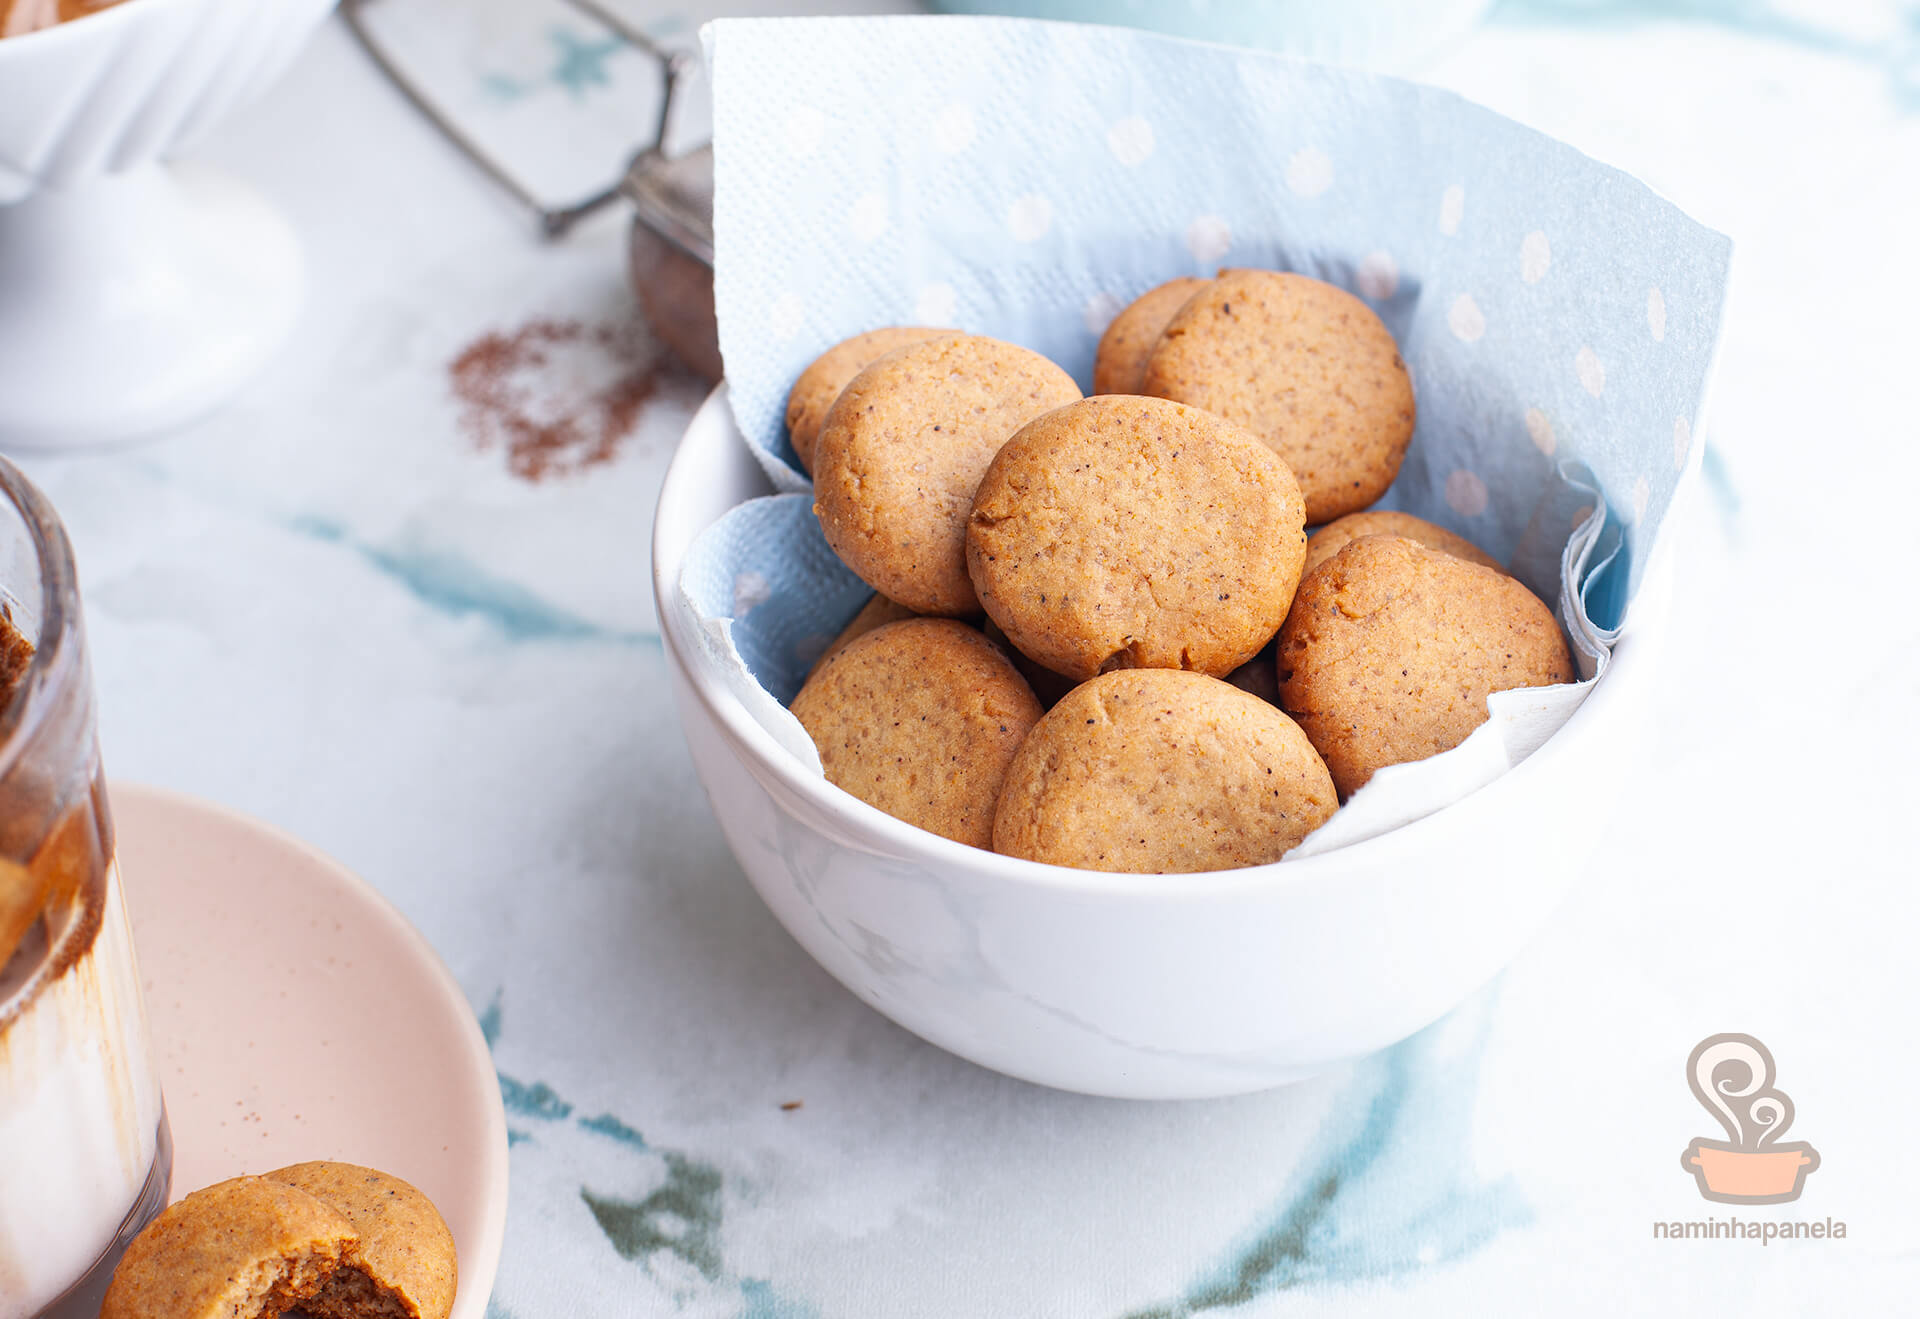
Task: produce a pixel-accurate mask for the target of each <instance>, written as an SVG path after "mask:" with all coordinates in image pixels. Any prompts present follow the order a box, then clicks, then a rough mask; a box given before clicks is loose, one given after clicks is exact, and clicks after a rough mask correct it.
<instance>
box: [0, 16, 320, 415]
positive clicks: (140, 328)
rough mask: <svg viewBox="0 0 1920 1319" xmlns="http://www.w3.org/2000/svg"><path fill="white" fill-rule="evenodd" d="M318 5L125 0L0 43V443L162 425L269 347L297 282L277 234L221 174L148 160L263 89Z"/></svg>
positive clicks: (227, 386)
mask: <svg viewBox="0 0 1920 1319" xmlns="http://www.w3.org/2000/svg"><path fill="white" fill-rule="evenodd" d="M332 7H333V0H127V2H126V3H125V4H121V5H118V6H116V7H114V8H111V9H105V10H101V11H99V12H97V13H93V14H89V15H87V16H86V17H84V18H80V19H76V20H75V21H73V22H70V23H62V24H60V25H59V26H57V27H52V28H47V29H45V30H43V31H39V32H31V33H28V34H27V35H25V36H19V37H10V38H7V39H5V40H0V289H3V290H5V294H4V296H0V445H4V446H6V447H7V448H10V449H21V448H49V447H65V446H69V445H75V444H86V443H100V442H104V441H111V440H118V439H123V438H127V437H130V436H134V435H139V434H143V433H148V432H151V431H155V430H159V429H162V428H165V427H168V426H172V425H175V424H177V423H179V422H182V421H185V420H187V419H189V418H191V417H193V416H194V415H196V414H198V413H200V412H203V411H205V410H206V409H208V408H210V407H212V406H213V405H214V404H216V403H218V402H219V401H221V400H222V399H224V398H225V397H226V396H227V395H228V394H230V393H232V392H233V390H235V389H237V388H238V387H239V386H240V385H241V384H242V383H243V382H244V381H245V380H246V379H247V378H248V377H249V376H251V375H252V374H253V372H254V371H255V370H256V369H258V367H259V366H260V365H261V364H262V363H263V362H264V361H265V360H266V359H267V357H268V356H269V355H270V354H271V353H272V351H273V350H274V349H275V348H277V347H278V346H279V344H280V342H281V340H282V339H283V338H284V337H285V335H286V332H287V330H288V329H289V328H290V326H291V325H292V323H293V319H294V315H295V313H296V312H297V310H298V308H299V305H300V300H301V294H302V292H303V288H304V280H303V273H302V266H301V260H300V249H299V245H298V244H297V243H296V242H295V240H294V237H293V232H292V230H291V229H289V228H288V226H287V225H286V223H285V221H283V220H281V219H280V217H279V216H278V215H277V214H275V213H274V212H273V211H272V210H271V209H269V208H268V207H267V206H266V205H265V204H264V203H263V202H261V201H260V199H259V198H258V197H256V196H255V195H254V194H253V193H252V192H250V191H248V190H247V189H245V188H242V187H240V186H239V185H238V184H235V183H232V182H231V181H228V180H225V179H221V178H218V177H212V176H209V175H207V174H205V173H204V172H195V171H175V170H173V169H171V168H169V167H167V166H165V165H162V164H160V163H159V162H160V161H161V160H162V159H163V158H165V157H168V156H170V155H172V154H173V153H174V152H176V151H178V150H180V149H181V148H183V147H185V146H188V145H190V144H191V143H192V142H193V141H194V139H196V138H197V137H199V136H200V135H202V134H203V133H205V132H206V131H207V129H209V128H210V127H212V126H213V125H214V124H216V123H218V122H219V121H220V120H221V119H223V118H224V117H225V116H226V115H227V114H228V113H229V112H231V111H232V110H233V109H234V107H235V106H237V105H240V104H242V103H244V102H246V101H247V100H249V99H251V98H252V97H254V96H255V95H257V94H258V93H259V92H260V91H262V90H263V89H265V88H266V87H267V86H268V84H270V83H271V82H272V81H273V80H274V79H275V78H277V77H278V76H279V75H280V73H281V72H282V71H283V70H284V69H285V68H286V66H287V64H288V62H289V61H290V60H292V58H293V56H294V55H295V53H296V52H298V50H299V49H300V46H301V44H302V42H304V41H305V39H306V37H307V35H308V34H309V33H310V32H311V31H312V29H313V27H314V25H315V24H317V23H318V22H319V21H320V20H321V18H323V17H324V16H325V15H326V13H327V11H328V10H330V9H331V8H332ZM288 147H289V149H290V150H293V149H297V146H296V144H293V143H289V144H288Z"/></svg>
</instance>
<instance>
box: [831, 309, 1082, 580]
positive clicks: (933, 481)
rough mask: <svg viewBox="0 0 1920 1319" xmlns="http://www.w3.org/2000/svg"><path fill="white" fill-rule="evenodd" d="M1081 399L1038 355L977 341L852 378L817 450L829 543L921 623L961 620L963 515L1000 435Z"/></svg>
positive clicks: (902, 354) (971, 338)
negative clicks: (926, 618) (929, 618)
mask: <svg viewBox="0 0 1920 1319" xmlns="http://www.w3.org/2000/svg"><path fill="white" fill-rule="evenodd" d="M1079 397H1080V387H1079V386H1078V385H1076V384H1074V382H1073V377H1072V376H1069V375H1068V374H1067V373H1066V372H1065V371H1062V370H1061V369H1060V368H1059V367H1057V366H1055V365H1054V364H1053V363H1052V362H1050V361H1048V360H1047V359H1046V358H1044V357H1042V356H1041V355H1040V354H1038V353H1036V352H1033V351H1031V350H1029V349H1026V348H1021V347H1019V346H1018V345H1015V344H1010V343H1003V342H1001V341H1000V340H998V339H988V338H984V337H982V336H979V335H949V336H947V337H945V338H940V339H931V340H928V341H926V342H923V343H917V344H910V345H908V346H907V347H904V348H899V349H896V350H894V351H893V352H891V353H888V354H887V355H886V356H884V357H882V358H880V360H878V361H877V362H875V363H873V365H871V366H869V367H867V368H866V369H865V370H863V371H861V372H860V373H859V374H858V375H856V376H855V377H854V378H853V379H852V381H850V382H849V383H848V385H847V387H846V389H845V390H843V391H842V392H841V394H840V397H839V398H838V399H836V400H835V401H834V404H833V406H832V407H831V408H830V409H828V411H827V416H826V420H825V422H823V423H822V425H821V428H820V438H819V443H818V445H817V446H816V448H815V451H814V473H813V478H814V485H813V489H814V510H815V512H816V513H817V514H818V516H819V518H820V529H821V531H823V532H824V533H825V534H826V539H827V544H828V545H829V546H830V547H831V548H832V550H833V552H834V553H835V554H837V555H838V556H839V557H840V560H841V562H843V563H845V564H846V565H847V567H848V568H850V569H852V570H853V572H854V573H855V575H857V576H858V577H859V578H860V579H861V580H862V581H864V582H866V583H867V585H869V586H871V587H872V588H873V589H874V590H876V591H879V592H880V593H881V594H882V595H885V596H887V597H888V598H889V599H891V600H895V601H897V602H898V603H900V604H902V605H905V606H906V607H907V608H908V609H911V610H913V611H914V612H915V613H919V614H945V615H950V616H951V615H965V614H971V613H975V612H977V611H978V610H979V608H980V602H979V600H978V599H976V598H975V596H974V591H973V583H972V582H971V581H970V580H968V577H967V556H966V534H967V514H968V511H969V510H970V508H971V507H972V504H973V493H974V489H975V487H977V486H978V485H979V483H980V477H981V475H982V474H983V473H985V471H986V470H987V464H988V463H990V462H992V461H993V456H994V455H995V454H996V453H998V452H999V451H1000V446H1001V445H1003V444H1005V443H1006V442H1007V438H1008V437H1009V436H1010V435H1012V434H1013V433H1014V432H1015V431H1017V430H1019V429H1020V428H1021V427H1022V426H1024V425H1026V424H1027V423H1028V422H1029V421H1032V420H1033V419H1034V418H1035V417H1038V416H1040V415H1041V414H1043V413H1047V412H1051V411H1052V410H1053V409H1055V408H1057V407H1061V406H1063V405H1065V404H1068V403H1072V402H1074V401H1075V400H1077V399H1078V398H1079Z"/></svg>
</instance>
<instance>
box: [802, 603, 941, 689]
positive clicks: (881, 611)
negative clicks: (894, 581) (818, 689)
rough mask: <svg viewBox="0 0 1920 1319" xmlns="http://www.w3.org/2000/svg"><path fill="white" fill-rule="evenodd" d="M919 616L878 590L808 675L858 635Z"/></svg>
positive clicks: (821, 654)
mask: <svg viewBox="0 0 1920 1319" xmlns="http://www.w3.org/2000/svg"><path fill="white" fill-rule="evenodd" d="M918 617H920V615H918V614H916V613H914V612H913V610H911V609H909V608H907V607H906V606H905V605H903V604H896V603H895V602H894V601H892V600H889V599H887V597H886V596H884V595H881V594H880V593H879V592H877V591H876V592H875V593H874V594H873V596H872V598H871V599H869V600H868V601H867V602H866V603H865V604H863V605H861V606H860V612H859V613H857V614H855V615H854V616H853V621H852V622H850V623H848V624H847V625H846V626H845V627H843V628H841V629H840V635H839V636H837V637H835V638H834V639H833V640H832V641H831V642H830V643H829V644H828V646H827V648H826V649H825V650H823V651H821V652H820V658H819V659H817V660H815V661H814V662H813V667H812V668H810V669H808V670H807V676H808V677H812V676H813V675H814V674H815V673H816V672H818V671H819V668H820V666H821V665H822V664H825V663H826V662H827V661H828V660H830V659H832V658H833V657H834V656H835V655H838V654H839V653H840V652H841V651H843V650H845V649H846V648H847V643H848V642H850V641H852V640H854V639H855V638H856V637H864V636H865V635H867V633H869V632H871V631H873V630H874V629H875V628H877V627H885V626H886V625H887V624H888V623H898V622H899V621H900V620H901V619H903V618H918Z"/></svg>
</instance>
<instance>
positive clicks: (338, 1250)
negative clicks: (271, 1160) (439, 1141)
mask: <svg viewBox="0 0 1920 1319" xmlns="http://www.w3.org/2000/svg"><path fill="white" fill-rule="evenodd" d="M355 1239H356V1238H355V1235H354V1231H353V1225H352V1224H351V1223H350V1222H349V1221H348V1220H347V1217H346V1216H345V1215H344V1214H342V1213H341V1212H340V1211H339V1210H337V1209H335V1208H333V1207H332V1206H331V1205H328V1204H326V1203H324V1202H323V1201H321V1200H318V1199H316V1198H315V1197H313V1196H311V1195H308V1194H307V1193H306V1192H305V1191H302V1190H300V1189H298V1188H297V1187H292V1186H286V1185H283V1184H282V1183H280V1182H275V1181H269V1180H267V1179H266V1178H264V1177H236V1178H234V1179H233V1180H232V1181H226V1182H220V1183H217V1184H216V1185H213V1186H209V1187H207V1188H205V1189H204V1190H199V1191H195V1192H194V1193H193V1194H191V1195H189V1196H186V1197H184V1198H183V1199H181V1200H180V1201H178V1202H177V1203H175V1204H173V1205H171V1206H169V1207H168V1208H167V1209H166V1210H165V1212H163V1213H162V1214H161V1215H160V1216H159V1217H158V1218H156V1219H154V1220H153V1222H151V1223H149V1224H148V1225H147V1227H146V1230H145V1231H143V1232H141V1233H140V1235H139V1236H137V1237H135V1238H134V1239H133V1244H132V1245H130V1246H128V1247H127V1253H126V1254H125V1255H123V1256H122V1257H121V1259H120V1264H119V1267H118V1268H116V1269H115V1270H114V1274H113V1281H112V1282H111V1283H109V1284H108V1286H107V1297H106V1302H105V1304H104V1305H102V1307H101V1309H100V1319H254V1316H256V1315H265V1316H277V1315H278V1314H280V1312H281V1311H283V1310H286V1309H289V1308H291V1307H292V1306H294V1305H297V1304H299V1303H301V1302H302V1301H304V1300H306V1299H307V1298H309V1297H311V1296H312V1295H313V1294H314V1293H315V1292H316V1291H317V1290H319V1288H320V1286H321V1285H322V1283H323V1282H324V1281H325V1279H326V1278H327V1277H328V1276H330V1275H331V1274H332V1273H334V1272H335V1270H336V1269H338V1267H339V1265H340V1261H341V1259H342V1258H343V1257H344V1256H345V1255H346V1253H347V1252H348V1250H350V1249H351V1248H352V1246H353V1244H354V1242H355Z"/></svg>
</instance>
